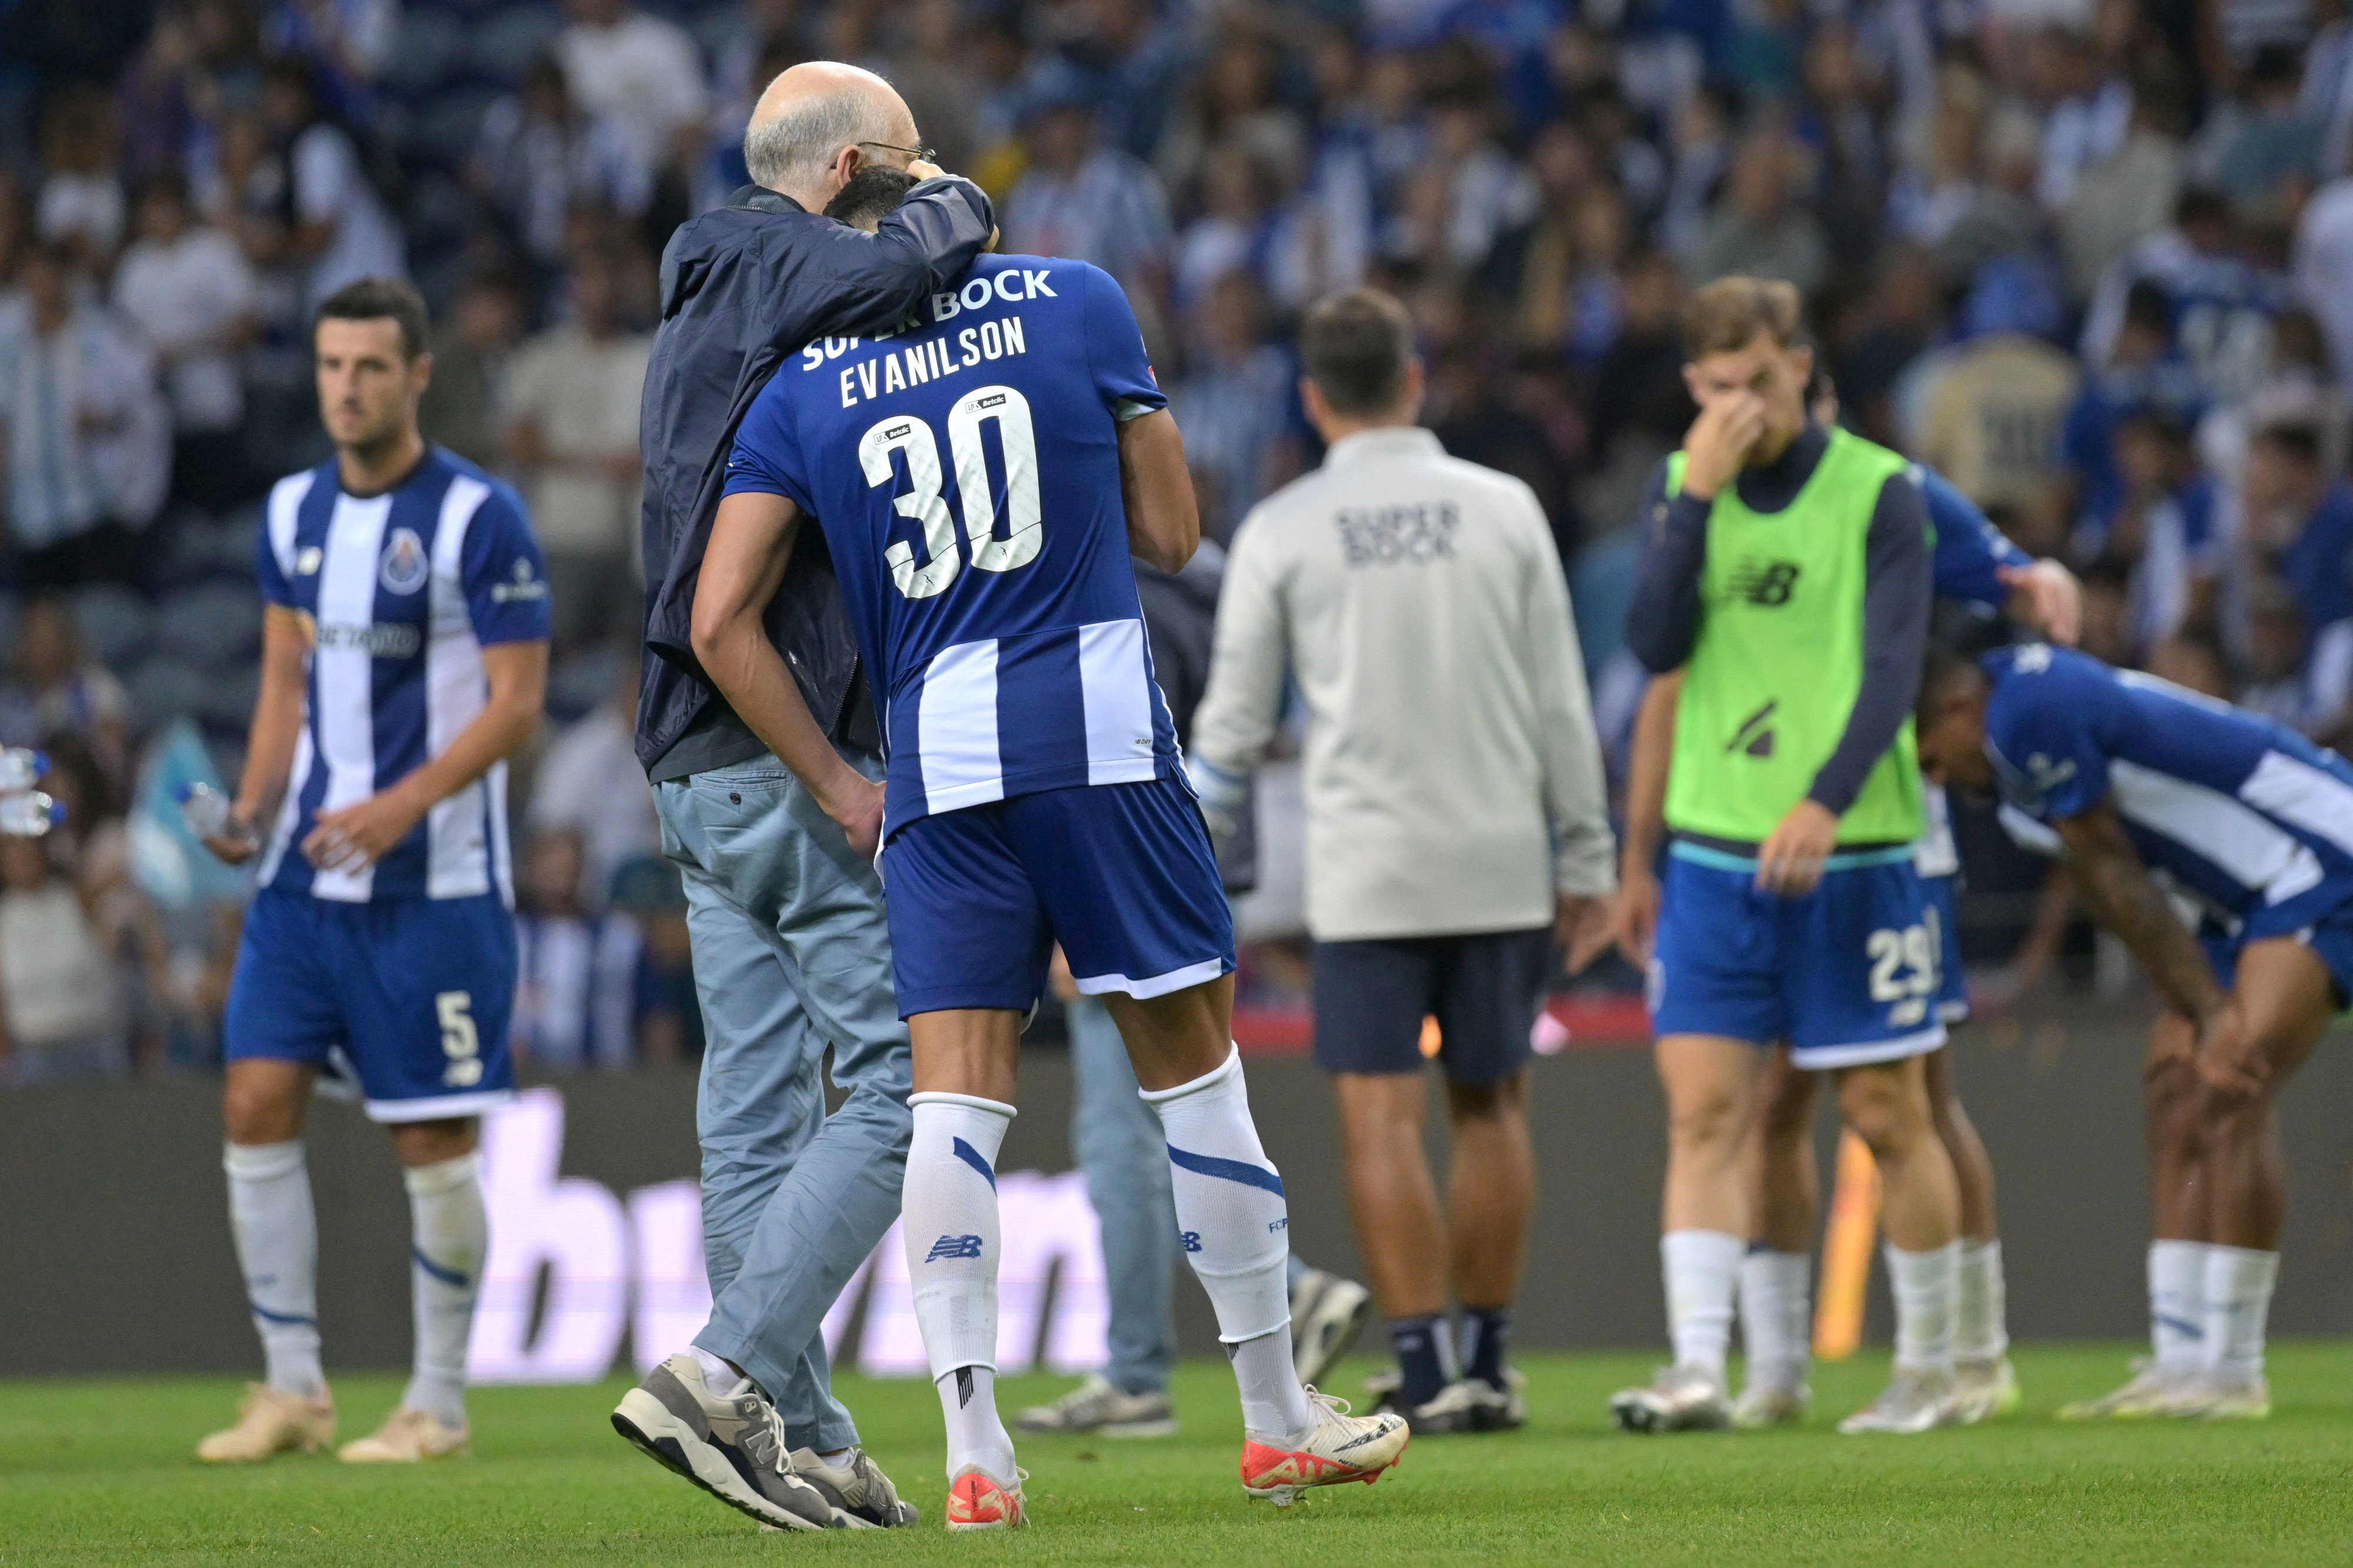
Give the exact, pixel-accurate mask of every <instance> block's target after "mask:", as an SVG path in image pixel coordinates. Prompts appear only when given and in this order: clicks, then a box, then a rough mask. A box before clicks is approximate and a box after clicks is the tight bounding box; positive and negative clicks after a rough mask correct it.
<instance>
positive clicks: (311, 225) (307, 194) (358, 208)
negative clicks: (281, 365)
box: [261, 59, 408, 315]
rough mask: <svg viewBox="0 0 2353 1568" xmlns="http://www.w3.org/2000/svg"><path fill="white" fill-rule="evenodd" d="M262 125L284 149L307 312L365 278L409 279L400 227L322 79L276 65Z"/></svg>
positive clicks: (292, 235) (292, 249)
mask: <svg viewBox="0 0 2353 1568" xmlns="http://www.w3.org/2000/svg"><path fill="white" fill-rule="evenodd" d="M261 101H262V122H263V124H264V125H265V126H266V127H267V128H268V129H269V132H270V133H271V134H272V135H273V137H275V138H276V139H277V141H278V143H279V144H280V146H282V147H284V148H285V150H286V152H285V158H286V165H285V166H286V205H287V208H288V210H289V211H290V212H291V214H292V215H293V216H292V221H291V223H290V225H289V232H288V234H287V238H286V257H287V259H288V260H289V261H290V262H291V263H292V264H293V265H294V266H296V267H298V268H301V278H302V280H301V300H302V306H301V308H302V310H303V311H304V312H305V314H306V315H307V313H308V312H309V311H310V310H311V309H312V308H313V307H315V306H316V305H317V304H318V302H319V301H320V300H323V299H325V298H326V297H327V296H328V295H330V294H332V293H333V292H334V291H335V290H336V289H340V288H342V287H343V285H344V284H346V283H352V282H356V281H357V280H358V279H362V278H386V277H401V276H405V275H406V272H407V270H408V268H407V262H406V256H405V252H404V247H403V245H402V242H401V236H400V226H398V225H397V224H396V223H395V222H394V221H393V219H392V215H391V214H389V213H387V212H386V211H385V206H384V202H383V199H382V198H381V197H379V196H378V195H376V191H375V185H373V184H370V183H369V180H368V176H367V171H366V170H365V169H364V167H363V166H362V164H361V162H360V153H359V147H358V145H357V144H356V143H355V142H353V140H352V138H351V133H350V132H347V131H345V130H344V129H343V127H342V126H340V125H338V124H336V123H335V122H334V121H333V120H332V119H330V118H329V117H328V115H327V113H326V110H324V108H323V107H322V105H321V104H320V102H319V86H318V78H317V76H316V74H315V73H314V72H313V71H312V69H311V67H310V66H309V65H308V64H306V63H304V62H301V61H299V60H290V59H280V60H277V61H274V62H272V63H271V65H270V67H269V72H268V74H267V75H266V76H265V78H264V79H263V84H262V100H261Z"/></svg>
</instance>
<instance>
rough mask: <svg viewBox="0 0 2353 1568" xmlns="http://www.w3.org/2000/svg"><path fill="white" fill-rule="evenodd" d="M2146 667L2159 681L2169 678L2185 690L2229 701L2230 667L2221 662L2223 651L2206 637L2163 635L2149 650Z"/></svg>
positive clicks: (2217, 699) (2221, 700)
mask: <svg viewBox="0 0 2353 1568" xmlns="http://www.w3.org/2000/svg"><path fill="white" fill-rule="evenodd" d="M2147 668H2148V672H2149V673H2150V674H2151V675H2153V676H2155V677H2157V678H2158V679H2159V680H2168V681H2171V682H2172V683H2173V684H2174V685H2176V686H2179V687H2180V688H2181V689H2184V690H2186V691H2195V692H2197V693H2198V694H2199V695H2200V696H2201V697H2211V698H2213V699H2214V700H2216V701H2218V702H2228V701H2229V700H2231V671H2230V668H2229V667H2228V666H2227V665H2225V664H2224V663H2223V662H2222V650H2221V648H2219V647H2215V646H2214V644H2213V642H2212V641H2211V639H2209V638H2207V637H2168V638H2166V639H2165V640H2164V641H2163V642H2161V643H2158V645H2157V646H2156V647H2153V648H2151V649H2150V650H2149V655H2148V659H2147Z"/></svg>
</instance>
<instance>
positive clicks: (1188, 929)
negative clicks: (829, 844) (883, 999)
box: [880, 779, 1234, 1018]
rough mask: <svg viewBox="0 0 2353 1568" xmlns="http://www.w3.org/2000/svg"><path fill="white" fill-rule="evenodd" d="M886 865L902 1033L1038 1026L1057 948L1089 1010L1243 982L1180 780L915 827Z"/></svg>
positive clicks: (1013, 805) (1041, 799)
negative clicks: (951, 1014)
mask: <svg viewBox="0 0 2353 1568" xmlns="http://www.w3.org/2000/svg"><path fill="white" fill-rule="evenodd" d="M880 864H881V871H882V901H883V907H884V909H885V910H887V911H888V913H889V915H890V920H891V947H892V968H893V970H894V972H895V973H896V975H897V979H898V992H899V1016H901V1017H902V1018H912V1017H913V1016H915V1015H916V1014H918V1013H936V1012H940V1011H943V1010H944V1009H947V1008H954V1007H1001V1008H1008V1009H1010V1010H1012V1011H1014V1012H1017V1013H1022V1012H1027V1011H1029V1008H1030V1006H1031V1005H1034V1004H1035V1003H1036V1002H1037V1000H1038V998H1039V995H1040V994H1043V992H1044V991H1045V989H1046V968H1047V964H1048V963H1049V962H1050V960H1051V959H1052V957H1053V949H1054V943H1055V942H1057V941H1059V942H1060V943H1061V944H1062V953H1063V956H1064V957H1066V958H1067V959H1068V960H1069V961H1070V965H1071V978H1072V979H1074V980H1076V981H1077V982H1078V986H1079V989H1080V990H1081V991H1082V992H1083V993H1085V994H1088V995H1101V994H1103V993H1106V992H1112V991H1123V992H1125V993H1126V994H1128V995H1130V996H1134V997H1136V998H1139V999H1149V998H1151V997H1154V996H1164V995H1166V994H1168V993H1170V992H1172V991H1182V990H1184V989H1185V988H1186V987H1187V986H1188V985H1198V984H1202V983H1203V982H1205V981H1209V980H1215V979H1216V978H1217V977H1218V976H1219V975H1220V974H1226V973H1231V971H1232V969H1233V967H1234V917H1233V912H1232V911H1231V910H1229V909H1228V908H1227V906H1226V892H1225V888H1224V887H1223V885H1222V884H1220V883H1219V880H1218V862H1217V859H1216V858H1215V856H1214V855H1213V854H1212V853H1211V852H1210V848H1209V830H1208V827H1207V826H1204V825H1203V823H1202V821H1201V808H1200V806H1199V805H1198V803H1196V802H1195V800H1194V798H1193V792H1192V790H1191V789H1189V788H1188V787H1187V785H1185V784H1183V783H1182V782H1180V781H1178V780H1176V779H1152V780H1148V781H1145V782H1143V783H1139V784H1082V785H1079V786H1076V787H1074V788H1071V789H1054V790H1041V791H1039V792H1038V793H1036V794H1034V795H1015V796H1014V797H1013V798H1012V799H1010V800H998V801H990V802H988V803H987V804H986V805H967V806H962V807H959V808H958V809H956V810H954V811H944V812H939V813H936V814H934V815H933V816H919V817H917V818H916V819H915V820H914V821H913V822H911V823H909V824H907V826H904V827H902V828H901V829H899V830H898V831H897V832H896V833H894V834H892V836H891V842H890V844H889V845H888V846H887V847H885V848H884V849H883V851H882V857H881V862H880Z"/></svg>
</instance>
